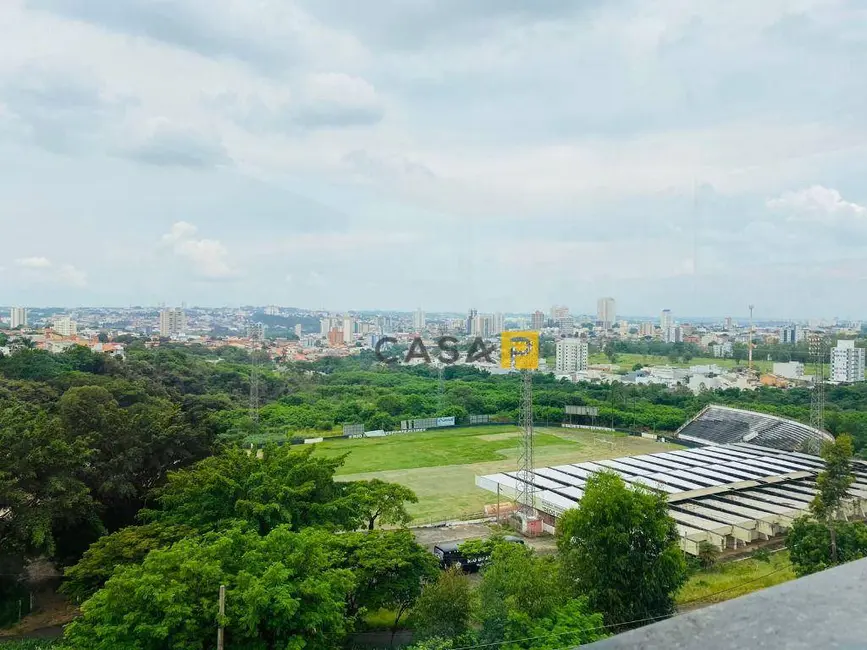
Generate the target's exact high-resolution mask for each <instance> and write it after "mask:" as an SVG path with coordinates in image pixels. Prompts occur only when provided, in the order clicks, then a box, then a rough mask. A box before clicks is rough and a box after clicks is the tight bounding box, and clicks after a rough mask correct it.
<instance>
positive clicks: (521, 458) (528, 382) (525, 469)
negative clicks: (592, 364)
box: [512, 356, 536, 515]
mask: <svg viewBox="0 0 867 650" xmlns="http://www.w3.org/2000/svg"><path fill="white" fill-rule="evenodd" d="M512 367H513V368H514V367H515V358H514V356H513V357H512ZM518 426H519V427H521V447H520V449H519V450H518V479H519V480H518V492H517V494H516V495H515V501H516V502H517V504H516V505H517V506H518V510H519V511H520V512H523V513H525V514H527V515H535V514H536V487H535V485H533V470H534V469H535V467H536V459H535V449H534V447H535V439H534V434H533V375H532V373H531V372H530V371H529V370H522V371H521V403H520V406H519V409H518Z"/></svg>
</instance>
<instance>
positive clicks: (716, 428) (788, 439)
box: [676, 404, 833, 451]
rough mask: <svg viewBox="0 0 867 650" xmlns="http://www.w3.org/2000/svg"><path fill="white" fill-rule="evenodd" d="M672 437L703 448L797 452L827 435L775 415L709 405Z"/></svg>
mask: <svg viewBox="0 0 867 650" xmlns="http://www.w3.org/2000/svg"><path fill="white" fill-rule="evenodd" d="M676 436H677V437H678V438H681V439H683V440H688V441H690V442H697V443H699V444H703V445H722V444H726V443H730V442H750V443H753V444H757V445H762V446H763V447H772V448H774V449H784V450H787V451H797V450H799V449H803V448H805V446H806V445H808V444H810V443H811V442H814V441H816V440H823V441H831V440H833V437H832V436H831V434H829V433H826V432H825V431H821V430H819V429H816V428H813V427H811V426H808V425H806V424H803V423H801V422H797V421H795V420H788V419H786V418H781V417H779V416H777V415H769V414H767V413H757V412H755V411H745V410H743V409H736V408H731V407H729V406H719V405H716V404H710V405H708V406H706V407H705V408H704V409H702V411H701V413H699V414H698V415H696V416H695V417H694V418H693V419H691V420H690V421H689V422H687V423H686V424H684V425H683V426H682V427H680V429H678V430H677V433H676Z"/></svg>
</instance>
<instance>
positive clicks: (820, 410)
mask: <svg viewBox="0 0 867 650" xmlns="http://www.w3.org/2000/svg"><path fill="white" fill-rule="evenodd" d="M808 344H809V348H810V356H811V357H812V358H813V364H814V366H815V371H816V374H815V375H814V376H813V391H812V393H811V394H810V426H811V427H814V428H816V429H819V430H820V431H824V430H825V354H826V351H827V350H826V344H827V341H826V340H825V336H824V335H822V334H811V335H810V338H809V343H808ZM811 447H812V449H811V450H810V451H811V453H815V454H818V453H819V452H820V451H821V450H822V440H821V439H816V440H815V441H813V443H812V444H811Z"/></svg>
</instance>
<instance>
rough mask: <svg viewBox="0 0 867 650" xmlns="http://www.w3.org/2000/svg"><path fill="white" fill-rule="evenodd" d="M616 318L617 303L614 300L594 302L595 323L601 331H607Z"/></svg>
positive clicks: (607, 299) (602, 299) (604, 299)
mask: <svg viewBox="0 0 867 650" xmlns="http://www.w3.org/2000/svg"><path fill="white" fill-rule="evenodd" d="M616 317H617V303H616V302H615V301H614V298H611V297H606V298H600V299H599V300H597V301H596V322H597V323H599V325H601V326H602V328H603V329H606V330H609V329H611V326H612V325H614V320H615V319H616Z"/></svg>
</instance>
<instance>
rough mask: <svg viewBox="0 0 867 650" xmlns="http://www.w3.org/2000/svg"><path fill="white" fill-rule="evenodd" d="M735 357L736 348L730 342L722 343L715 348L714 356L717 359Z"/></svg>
mask: <svg viewBox="0 0 867 650" xmlns="http://www.w3.org/2000/svg"><path fill="white" fill-rule="evenodd" d="M733 355H734V348H733V346H732V344H731V342H730V341H721V342H719V343H717V344H716V345H714V346H713V356H715V357H716V358H717V359H728V358H730V357H732V356H733Z"/></svg>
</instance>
